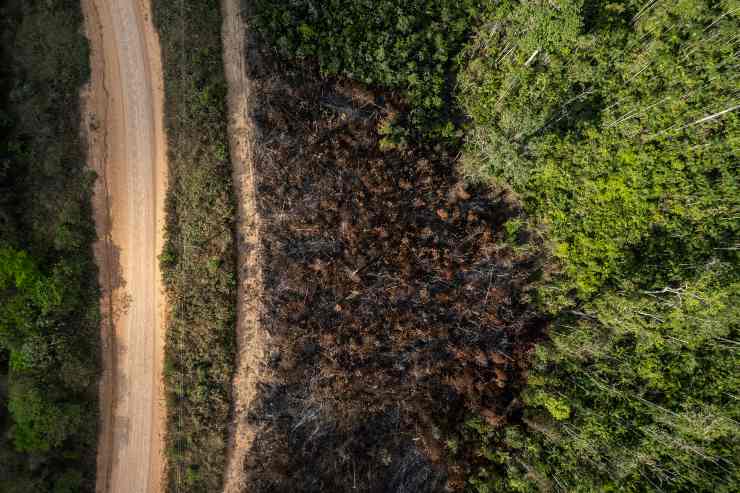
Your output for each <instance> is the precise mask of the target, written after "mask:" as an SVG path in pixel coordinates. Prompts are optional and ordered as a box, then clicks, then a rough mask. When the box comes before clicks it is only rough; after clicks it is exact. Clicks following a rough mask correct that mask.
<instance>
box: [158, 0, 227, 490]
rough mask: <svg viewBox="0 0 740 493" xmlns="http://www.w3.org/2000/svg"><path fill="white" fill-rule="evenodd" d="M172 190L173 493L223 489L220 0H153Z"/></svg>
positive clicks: (165, 257) (168, 351) (169, 388)
mask: <svg viewBox="0 0 740 493" xmlns="http://www.w3.org/2000/svg"><path fill="white" fill-rule="evenodd" d="M153 7H154V18H155V24H156V26H157V28H158V30H159V34H160V39H161V44H162V58H163V66H164V79H165V122H166V127H167V134H168V149H169V153H168V157H169V189H168V192H167V199H166V208H167V223H166V235H165V236H166V238H165V247H164V251H163V252H162V255H161V257H160V261H161V265H162V272H163V277H164V283H165V287H166V290H167V298H168V305H169V308H170V310H169V313H168V318H167V320H168V322H167V338H166V347H165V369H164V378H165V385H166V395H167V435H166V454H167V466H168V470H167V483H166V488H167V491H188V492H192V493H196V492H208V493H211V492H213V491H218V489H219V488H220V487H221V481H222V477H223V471H224V469H225V465H226V440H227V424H228V419H229V409H230V402H231V401H230V399H231V378H232V375H233V371H234V361H235V346H236V336H235V326H236V312H235V306H236V277H235V276H236V257H235V255H236V254H235V246H234V236H233V235H234V224H233V222H234V214H235V206H234V201H233V197H232V189H231V183H232V181H231V166H230V162H229V153H228V144H227V133H226V118H227V114H226V82H225V80H224V75H223V66H222V59H221V37H220V29H221V17H220V14H219V3H218V2H217V1H215V0H210V1H202V2H187V1H183V2H169V1H154V2H153Z"/></svg>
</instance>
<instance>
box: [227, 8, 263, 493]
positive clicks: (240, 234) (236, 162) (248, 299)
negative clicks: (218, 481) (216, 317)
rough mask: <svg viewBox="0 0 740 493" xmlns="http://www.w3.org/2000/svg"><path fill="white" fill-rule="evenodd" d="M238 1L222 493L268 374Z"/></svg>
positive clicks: (237, 482) (232, 16)
mask: <svg viewBox="0 0 740 493" xmlns="http://www.w3.org/2000/svg"><path fill="white" fill-rule="evenodd" d="M247 12H248V11H247ZM243 13H244V11H243V10H242V2H241V1H240V0H221V14H222V16H223V26H222V29H221V35H222V38H223V46H224V49H223V57H224V72H225V76H226V82H227V83H228V94H227V106H228V111H229V126H228V132H229V151H230V154H231V164H232V169H233V178H234V188H235V196H236V198H237V242H238V243H237V252H238V264H237V265H238V269H239V273H238V274H239V289H238V291H237V307H238V310H237V327H236V328H237V350H238V352H237V366H236V373H235V374H234V382H233V396H234V416H233V418H232V419H233V421H232V423H231V426H230V429H229V443H228V452H227V457H226V471H225V473H224V493H241V492H243V491H245V488H246V487H247V484H246V480H247V478H246V474H245V470H244V467H245V459H246V456H247V454H248V452H249V449H250V447H251V446H252V442H253V440H254V438H255V436H256V435H257V431H258V430H256V429H255V427H254V426H253V425H250V424H249V423H248V422H247V420H246V415H247V413H248V410H249V409H250V407H251V406H252V404H253V401H254V399H255V396H256V394H257V384H258V382H260V381H265V379H266V377H267V375H266V374H265V373H266V368H265V366H264V365H263V362H264V360H265V356H264V355H265V348H266V347H267V337H268V336H267V332H266V331H265V330H264V328H263V327H262V325H261V324H260V310H261V305H262V296H261V293H262V267H261V265H260V258H261V253H260V252H261V249H260V241H259V230H260V217H259V214H258V210H257V197H256V192H255V176H254V151H255V142H254V141H255V126H254V125H253V122H252V117H251V114H250V110H251V108H252V103H253V101H252V99H253V90H252V82H251V81H250V80H249V78H248V76H247V64H249V63H256V60H255V58H254V56H250V55H254V50H252V51H250V52H249V53H248V50H249V49H250V47H251V46H252V40H251V39H249V38H248V35H249V32H248V26H247V25H246V23H245V18H244V16H243Z"/></svg>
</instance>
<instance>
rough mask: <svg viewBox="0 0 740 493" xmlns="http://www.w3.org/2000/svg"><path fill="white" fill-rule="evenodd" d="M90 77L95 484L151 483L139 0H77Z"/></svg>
mask: <svg viewBox="0 0 740 493" xmlns="http://www.w3.org/2000/svg"><path fill="white" fill-rule="evenodd" d="M82 3H83V10H84V14H85V22H86V29H87V33H88V37H89V39H90V44H91V50H92V51H91V66H92V81H91V85H90V87H89V88H88V90H87V91H86V97H85V107H86V111H85V119H86V122H85V123H86V124H87V128H88V129H89V131H88V144H89V153H88V156H89V158H88V159H89V166H90V167H91V168H92V169H93V170H95V171H96V172H97V174H98V180H97V182H96V186H95V197H94V208H95V220H96V227H97V229H98V236H99V241H98V242H97V244H96V246H95V255H96V259H97V262H98V265H99V267H100V284H101V287H102V291H103V295H102V300H101V302H102V303H101V304H102V307H103V310H102V311H103V323H102V324H101V332H102V334H101V338H102V341H103V348H102V353H103V377H102V379H101V385H100V398H101V399H100V402H101V404H100V406H101V409H100V410H101V423H100V425H101V427H100V436H99V444H98V472H97V478H98V479H97V488H96V490H97V491H98V492H126V493H133V492H136V493H139V492H150V493H155V492H159V491H160V490H161V482H162V474H163V460H162V443H163V430H164V423H163V417H164V410H163V395H164V393H163V388H162V378H161V376H162V362H163V353H164V351H163V348H164V316H165V304H164V299H163V295H162V286H161V278H160V272H159V264H158V261H157V255H158V253H159V252H160V251H161V249H162V244H163V235H162V233H163V219H164V197H165V189H166V172H167V168H166V158H165V156H166V149H165V138H164V130H163V126H162V115H163V108H162V101H163V84H162V76H161V73H162V70H161V61H160V60H161V59H160V54H159V41H158V39H157V35H156V32H155V30H154V28H153V26H152V24H151V21H150V14H149V12H150V6H149V2H148V1H147V0H120V1H116V2H109V1H107V0H83V2H82Z"/></svg>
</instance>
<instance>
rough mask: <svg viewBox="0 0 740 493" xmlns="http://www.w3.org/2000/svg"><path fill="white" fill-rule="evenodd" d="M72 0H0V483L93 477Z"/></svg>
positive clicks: (79, 56) (56, 486)
mask: <svg viewBox="0 0 740 493" xmlns="http://www.w3.org/2000/svg"><path fill="white" fill-rule="evenodd" d="M81 26H82V16H81V12H80V6H79V3H78V2H76V1H61V0H59V1H45V2H41V1H35V0H27V1H23V2H19V1H14V0H6V1H3V2H0V35H1V36H2V39H1V40H0V60H2V65H1V66H0V491H3V492H8V493H12V492H23V493H45V492H52V491H54V492H68V491H75V492H87V491H93V489H94V486H95V450H96V431H97V426H96V423H97V415H98V409H97V386H96V383H97V377H98V340H99V332H98V329H99V317H100V315H99V300H98V297H99V290H98V285H97V281H96V273H97V270H96V268H95V265H94V262H93V254H92V243H93V241H94V240H95V229H94V224H93V221H92V215H91V208H90V198H91V192H92V183H93V180H94V176H92V174H91V173H90V172H89V171H88V170H87V168H86V166H85V159H84V153H83V145H82V143H81V142H80V114H79V90H80V87H81V85H82V84H83V83H84V82H85V81H86V80H87V77H88V51H87V42H86V40H85V38H84V37H83V35H82V33H81Z"/></svg>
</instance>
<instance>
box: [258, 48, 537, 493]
mask: <svg viewBox="0 0 740 493" xmlns="http://www.w3.org/2000/svg"><path fill="white" fill-rule="evenodd" d="M262 58H263V59H262V62H261V63H259V64H252V69H251V70H252V73H251V74H250V77H251V78H252V79H253V81H254V85H255V90H256V94H255V95H254V101H258V102H259V105H258V107H256V108H254V109H253V111H254V113H255V114H254V117H255V121H256V125H257V128H258V134H259V137H258V138H257V144H256V156H255V163H254V165H255V176H256V187H257V201H258V204H257V205H258V209H259V214H260V216H261V218H262V225H261V231H260V237H261V242H262V244H261V250H262V255H263V258H262V262H263V279H264V309H263V313H262V315H261V319H262V324H263V326H264V327H265V329H266V330H267V332H268V333H269V335H270V339H269V344H268V346H269V347H268V356H267V361H266V363H265V364H266V366H267V369H266V372H265V374H268V375H269V378H266V379H265V381H263V382H261V383H260V385H259V391H258V398H257V399H256V401H255V402H256V403H255V404H254V405H253V407H252V409H251V410H250V411H249V413H248V415H247V416H245V417H244V419H247V420H249V422H250V424H251V425H252V426H254V429H256V430H258V432H257V435H256V437H255V440H254V442H253V445H252V449H251V450H250V451H249V452H248V453H247V454H246V457H247V459H246V463H245V473H246V476H247V484H248V491H260V492H268V491H269V492H275V491H278V492H281V491H302V492H332V491H337V492H345V491H365V492H394V491H399V492H400V491H414V492H425V491H429V492H431V491H446V490H458V489H460V488H461V487H462V486H463V479H462V478H463V477H464V471H465V470H466V468H467V467H468V466H469V465H470V464H471V463H472V462H474V461H475V460H476V459H475V454H474V453H473V452H474V451H471V453H470V454H468V456H467V458H465V459H464V460H462V461H460V460H459V459H458V460H456V461H455V462H451V461H450V460H448V453H447V450H446V448H445V444H444V441H445V437H446V436H447V434H448V432H451V430H454V429H455V427H456V426H458V425H459V423H460V422H461V421H462V420H464V419H466V417H469V416H472V415H482V416H483V417H484V418H485V419H486V420H487V421H488V422H489V423H491V424H493V425H494V426H500V425H502V424H503V423H505V422H506V421H507V420H510V419H515V418H516V415H517V412H518V401H517V399H516V394H517V391H518V389H519V388H520V387H521V384H522V381H523V379H524V376H525V372H526V366H527V360H528V354H529V353H530V351H531V350H532V347H533V343H534V342H535V341H536V340H538V338H540V337H541V335H542V332H543V328H544V323H543V321H541V320H539V319H537V318H536V315H535V313H534V311H532V310H530V309H529V308H528V307H527V305H526V304H525V303H524V302H523V300H524V298H525V295H526V292H527V288H528V287H529V285H530V284H531V283H532V281H533V280H534V279H536V278H537V276H538V275H539V273H540V271H541V263H542V259H540V258H536V257H533V256H530V255H528V254H526V253H515V251H514V250H513V249H512V248H511V247H510V246H506V245H505V243H504V241H503V240H504V239H505V238H506V236H507V234H506V232H505V229H504V227H503V225H504V223H505V222H506V221H507V220H508V219H509V218H511V217H515V216H516V215H517V214H519V211H518V210H517V208H516V206H514V205H512V204H513V201H511V200H510V199H509V197H508V196H507V194H506V193H505V192H503V191H492V190H490V189H486V188H483V187H480V186H473V185H467V184H465V183H464V182H463V181H462V180H461V179H460V178H459V177H458V176H457V175H456V174H455V172H454V168H455V166H454V160H455V156H454V155H452V154H451V152H452V151H448V150H446V149H443V148H441V147H437V148H427V147H417V148H413V147H409V148H406V149H405V150H403V151H400V150H385V151H383V150H381V147H382V146H380V145H379V142H380V138H381V136H380V135H379V134H378V128H379V127H381V125H382V124H383V122H384V120H385V119H387V118H389V117H390V116H392V115H393V114H395V113H396V112H398V111H402V109H403V108H400V107H395V106H394V105H393V104H392V103H391V102H390V101H391V100H392V96H389V95H382V94H380V93H378V92H371V91H368V90H366V89H363V88H361V87H359V86H357V85H353V84H352V83H349V82H344V81H338V80H326V79H322V78H320V77H319V76H318V75H317V73H316V71H315V70H314V69H313V68H312V67H300V68H296V66H295V65H290V66H289V65H284V64H282V63H281V62H278V61H275V60H273V59H271V58H270V57H269V55H266V54H264V53H263V56H262ZM463 455H464V454H463Z"/></svg>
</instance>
